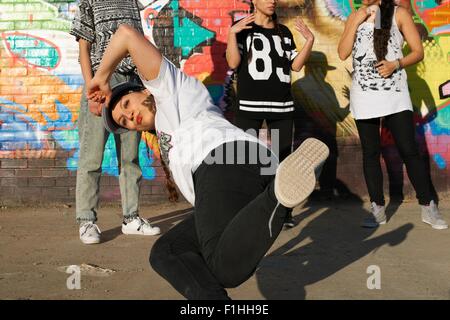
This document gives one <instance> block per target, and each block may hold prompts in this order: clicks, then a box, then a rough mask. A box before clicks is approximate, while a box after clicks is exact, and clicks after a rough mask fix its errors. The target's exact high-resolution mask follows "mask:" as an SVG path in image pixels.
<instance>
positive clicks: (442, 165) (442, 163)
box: [433, 153, 447, 169]
mask: <svg viewBox="0 0 450 320" xmlns="http://www.w3.org/2000/svg"><path fill="white" fill-rule="evenodd" d="M433 160H434V162H435V163H436V165H437V166H438V168H439V169H445V168H446V167H447V163H446V162H445V159H444V157H443V156H441V155H440V154H439V153H436V154H434V155H433Z"/></svg>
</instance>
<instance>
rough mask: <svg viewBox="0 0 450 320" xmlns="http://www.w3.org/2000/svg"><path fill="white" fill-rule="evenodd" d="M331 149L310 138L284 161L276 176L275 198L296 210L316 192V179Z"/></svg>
mask: <svg viewBox="0 0 450 320" xmlns="http://www.w3.org/2000/svg"><path fill="white" fill-rule="evenodd" d="M328 155H329V149H328V147H327V146H326V145H325V144H324V143H323V142H321V141H319V140H317V139H314V138H308V139H306V140H305V141H304V142H303V143H302V144H301V145H300V146H299V147H298V148H297V150H295V151H294V152H293V153H292V154H290V155H289V156H288V157H287V158H286V159H284V160H283V161H282V162H281V163H280V165H279V166H278V168H277V172H276V175H275V196H276V197H277V200H278V201H279V202H280V203H281V204H282V205H283V206H285V207H287V208H294V207H296V206H298V205H299V204H301V203H302V202H303V201H305V200H306V199H307V198H308V197H309V195H310V194H311V193H312V192H313V191H314V188H315V186H316V179H317V178H318V176H319V174H320V170H321V167H322V165H323V164H324V162H325V160H326V159H327V158H328Z"/></svg>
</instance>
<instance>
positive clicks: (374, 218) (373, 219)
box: [361, 202, 386, 228]
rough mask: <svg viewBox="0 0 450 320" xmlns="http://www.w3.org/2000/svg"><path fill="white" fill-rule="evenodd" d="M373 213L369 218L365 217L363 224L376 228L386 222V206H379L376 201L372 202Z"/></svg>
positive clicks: (366, 226) (363, 225)
mask: <svg viewBox="0 0 450 320" xmlns="http://www.w3.org/2000/svg"><path fill="white" fill-rule="evenodd" d="M371 211H372V214H371V216H370V217H369V218H366V219H364V221H363V223H362V224H361V226H362V227H364V228H376V227H378V226H379V225H380V224H385V223H386V213H385V208H384V206H379V205H377V204H376V203H375V202H372V210H371Z"/></svg>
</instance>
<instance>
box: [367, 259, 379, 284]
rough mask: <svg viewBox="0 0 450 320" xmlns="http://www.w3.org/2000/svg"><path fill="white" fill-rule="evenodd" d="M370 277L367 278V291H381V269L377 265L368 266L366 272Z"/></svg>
mask: <svg viewBox="0 0 450 320" xmlns="http://www.w3.org/2000/svg"><path fill="white" fill-rule="evenodd" d="M366 273H367V274H370V276H369V277H368V278H367V289H369V290H374V289H376V290H380V289H381V269H380V267H379V266H377V265H370V266H368V267H367V270H366Z"/></svg>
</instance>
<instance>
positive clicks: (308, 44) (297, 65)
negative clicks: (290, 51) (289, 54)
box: [291, 18, 314, 72]
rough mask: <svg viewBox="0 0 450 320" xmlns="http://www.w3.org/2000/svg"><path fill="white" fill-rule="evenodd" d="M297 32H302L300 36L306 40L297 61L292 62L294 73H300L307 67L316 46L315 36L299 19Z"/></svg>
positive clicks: (296, 25)
mask: <svg viewBox="0 0 450 320" xmlns="http://www.w3.org/2000/svg"><path fill="white" fill-rule="evenodd" d="M294 26H295V30H297V31H298V32H300V34H301V35H302V36H303V37H304V38H305V40H306V41H305V44H304V46H303V48H302V50H301V51H300V52H299V53H298V55H297V56H296V57H295V59H294V60H293V61H292V65H291V69H292V70H293V71H296V72H298V71H300V70H301V69H302V68H303V66H304V65H305V62H306V60H308V58H309V55H310V54H311V50H312V47H313V44H314V35H313V33H312V32H311V30H309V28H308V27H307V26H306V24H305V23H304V22H303V20H302V19H300V18H297V20H296V21H295V25H294Z"/></svg>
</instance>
